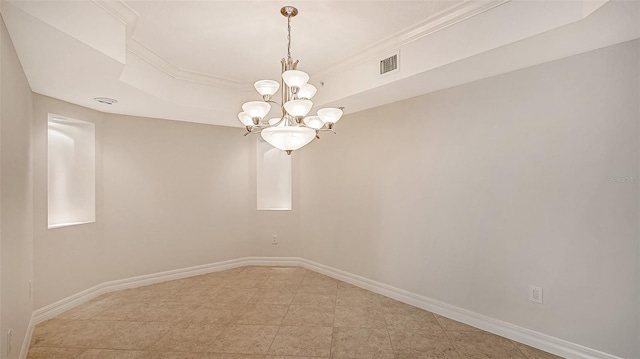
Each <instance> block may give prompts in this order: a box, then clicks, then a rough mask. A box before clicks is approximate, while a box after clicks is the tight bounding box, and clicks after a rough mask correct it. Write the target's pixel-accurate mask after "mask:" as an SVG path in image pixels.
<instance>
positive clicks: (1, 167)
mask: <svg viewBox="0 0 640 359" xmlns="http://www.w3.org/2000/svg"><path fill="white" fill-rule="evenodd" d="M0 46H1V48H0V86H1V89H0V184H1V189H0V203H1V205H0V338H1V340H0V342H1V344H0V358H3V359H4V358H17V357H18V355H19V354H20V347H21V346H22V342H23V339H24V337H25V334H26V331H27V326H28V324H29V318H30V317H31V312H32V310H33V305H32V300H31V298H30V297H29V280H31V278H32V271H33V223H32V221H33V217H32V213H33V204H32V200H33V193H32V178H33V176H32V169H31V111H32V103H31V101H32V98H31V89H30V88H29V84H28V83H27V79H26V78H25V75H24V71H23V70H22V67H21V65H20V62H19V61H18V57H17V55H16V52H15V49H14V48H13V44H12V43H11V39H10V38H9V35H8V33H7V29H6V28H5V25H4V21H3V20H0ZM9 329H11V330H12V332H13V335H12V338H13V340H12V343H11V344H12V345H11V349H12V350H11V354H10V355H7V348H6V347H5V345H6V335H7V332H8V330H9Z"/></svg>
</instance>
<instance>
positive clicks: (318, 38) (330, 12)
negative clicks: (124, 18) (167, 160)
mask: <svg viewBox="0 0 640 359" xmlns="http://www.w3.org/2000/svg"><path fill="white" fill-rule="evenodd" d="M460 2H461V1H460V0H456V1H449V0H445V1H305V2H301V1H288V2H287V1H285V2H283V1H260V2H257V1H252V2H248V1H223V2H220V1H218V2H211V1H209V2H207V1H202V2H183V1H163V2H150V1H136V2H129V3H128V4H129V5H130V6H131V7H132V8H133V9H134V10H135V11H136V12H137V13H138V14H139V17H138V21H137V22H136V25H135V29H134V31H133V34H132V37H133V38H134V39H135V40H137V41H138V42H139V43H141V44H144V46H145V47H147V48H148V49H149V50H151V51H153V52H155V53H156V54H157V55H159V56H160V57H162V58H163V59H165V60H166V61H167V62H169V63H171V64H173V65H174V66H176V67H178V68H180V69H183V70H187V71H193V72H198V73H203V74H208V75H211V76H215V77H220V78H224V79H229V80H232V81H236V82H240V83H253V82H254V81H256V80H257V79H260V78H264V77H265V76H267V77H270V78H274V77H275V78H277V77H278V76H279V74H280V59H281V58H283V57H285V55H286V53H287V52H286V51H287V20H286V18H285V17H284V16H282V15H281V14H280V8H281V7H282V6H283V5H294V6H296V7H297V8H298V10H299V14H298V15H297V16H296V17H294V18H292V20H291V22H292V24H291V25H292V55H293V57H294V58H297V59H299V60H301V63H300V69H301V70H304V71H307V72H309V73H314V72H317V71H319V70H322V69H324V68H326V67H328V66H330V65H332V64H335V63H338V62H340V61H341V60H345V59H346V58H348V57H350V56H352V55H354V54H356V53H358V52H359V51H362V50H364V49H366V48H367V47H369V46H371V45H373V44H375V43H377V42H379V41H380V40H382V39H385V38H387V37H389V36H391V35H393V34H396V33H399V32H401V31H403V30H405V29H407V28H408V27H410V26H412V25H415V24H418V23H421V22H423V21H425V19H428V18H432V17H434V16H437V14H439V13H441V12H442V11H443V10H446V9H448V8H451V7H454V6H456V5H458V4H459V3H460Z"/></svg>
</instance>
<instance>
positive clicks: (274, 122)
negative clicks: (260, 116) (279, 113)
mask: <svg viewBox="0 0 640 359" xmlns="http://www.w3.org/2000/svg"><path fill="white" fill-rule="evenodd" d="M280 120H282V118H280V117H274V118H272V119H270V120H269V126H275V124H276V123H278V122H280ZM285 122H286V121H282V122H280V124H279V125H278V127H282V126H284V125H285Z"/></svg>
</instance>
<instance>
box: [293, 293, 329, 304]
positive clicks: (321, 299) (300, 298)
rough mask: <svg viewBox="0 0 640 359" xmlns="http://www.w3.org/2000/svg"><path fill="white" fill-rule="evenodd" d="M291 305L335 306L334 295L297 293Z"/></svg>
mask: <svg viewBox="0 0 640 359" xmlns="http://www.w3.org/2000/svg"><path fill="white" fill-rule="evenodd" d="M291 304H296V305H314V306H324V307H327V306H331V307H332V306H335V305H336V295H335V294H320V293H305V292H301V291H298V293H297V294H296V296H295V297H293V301H292V302H291Z"/></svg>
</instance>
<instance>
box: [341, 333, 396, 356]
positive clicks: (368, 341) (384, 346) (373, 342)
mask: <svg viewBox="0 0 640 359" xmlns="http://www.w3.org/2000/svg"><path fill="white" fill-rule="evenodd" d="M331 357H332V358H333V357H335V358H357V359H393V357H394V356H393V349H392V348H391V342H390V340H389V335H388V334H387V331H386V330H385V329H364V328H334V329H333V339H332V346H331Z"/></svg>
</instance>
